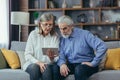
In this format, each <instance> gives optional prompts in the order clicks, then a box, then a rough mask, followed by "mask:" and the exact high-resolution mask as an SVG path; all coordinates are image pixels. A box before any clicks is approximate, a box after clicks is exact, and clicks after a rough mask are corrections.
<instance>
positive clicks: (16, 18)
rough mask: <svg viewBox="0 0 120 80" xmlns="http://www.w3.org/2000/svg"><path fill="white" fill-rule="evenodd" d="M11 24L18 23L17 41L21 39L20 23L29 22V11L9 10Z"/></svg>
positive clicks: (25, 23) (26, 23)
mask: <svg viewBox="0 0 120 80" xmlns="http://www.w3.org/2000/svg"><path fill="white" fill-rule="evenodd" d="M11 24H13V25H19V41H20V40H21V38H20V37H21V25H28V24H29V13H28V12H18V11H16V12H15V11H14V12H11Z"/></svg>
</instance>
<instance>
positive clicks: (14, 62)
mask: <svg viewBox="0 0 120 80" xmlns="http://www.w3.org/2000/svg"><path fill="white" fill-rule="evenodd" d="M1 51H2V53H3V55H4V56H5V59H6V60H7V62H8V64H9V66H10V67H11V68H12V69H17V68H19V67H20V61H19V57H18V56H17V54H16V53H15V52H14V51H12V50H7V49H1Z"/></svg>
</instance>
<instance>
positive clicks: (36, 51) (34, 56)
mask: <svg viewBox="0 0 120 80" xmlns="http://www.w3.org/2000/svg"><path fill="white" fill-rule="evenodd" d="M58 46H59V38H58V36H57V35H52V36H51V35H50V34H48V35H47V36H45V37H44V36H43V35H41V34H39V29H38V28H36V29H35V30H33V31H32V32H31V33H30V35H29V37H28V41H27V44H26V49H25V60H26V63H25V64H24V66H23V69H24V70H26V68H27V67H28V65H29V64H31V63H36V62H38V61H40V62H45V63H48V64H49V63H50V62H51V61H50V59H49V57H48V56H46V55H43V52H42V48H45V47H47V48H48V47H50V48H51V47H52V48H58Z"/></svg>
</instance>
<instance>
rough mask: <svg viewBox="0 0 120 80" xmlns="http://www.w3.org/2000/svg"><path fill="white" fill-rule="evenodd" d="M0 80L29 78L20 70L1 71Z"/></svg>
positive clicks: (23, 79)
mask: <svg viewBox="0 0 120 80" xmlns="http://www.w3.org/2000/svg"><path fill="white" fill-rule="evenodd" d="M0 80H30V76H29V74H28V73H27V72H25V71H23V70H21V69H1V70H0Z"/></svg>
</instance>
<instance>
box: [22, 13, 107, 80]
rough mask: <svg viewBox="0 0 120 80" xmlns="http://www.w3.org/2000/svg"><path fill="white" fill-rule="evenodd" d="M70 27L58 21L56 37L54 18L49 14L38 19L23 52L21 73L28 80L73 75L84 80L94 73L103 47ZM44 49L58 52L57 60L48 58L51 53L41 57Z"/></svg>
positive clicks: (69, 23)
mask: <svg viewBox="0 0 120 80" xmlns="http://www.w3.org/2000/svg"><path fill="white" fill-rule="evenodd" d="M73 24H74V22H73V20H72V19H71V18H70V17H69V16H65V15H64V16H61V17H59V18H58V27H59V30H60V33H61V35H60V36H59V35H58V34H57V33H56V31H55V26H54V25H55V19H54V16H53V15H52V14H51V13H44V14H42V15H41V17H40V20H39V24H38V28H37V29H35V30H33V31H32V32H31V33H30V35H29V37H28V41H27V45H26V49H25V59H26V63H25V64H24V70H25V71H26V72H27V73H29V75H30V80H39V79H42V80H64V79H65V78H66V77H67V76H68V75H70V74H74V76H75V80H87V78H88V77H89V76H90V75H92V74H93V73H95V72H97V71H98V65H99V63H100V61H101V59H102V58H103V56H104V55H105V52H106V50H107V48H106V45H105V43H104V42H103V41H102V40H101V39H99V38H98V37H96V36H94V35H93V34H92V33H90V32H89V31H87V30H82V29H80V28H76V27H75V26H74V25H73ZM58 36H59V37H58ZM45 47H50V48H51V47H52V48H53V47H54V48H59V56H57V57H56V56H54V55H52V51H51V50H49V51H47V55H44V54H43V52H42V48H45ZM94 52H96V53H94ZM51 61H52V62H54V63H51Z"/></svg>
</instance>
